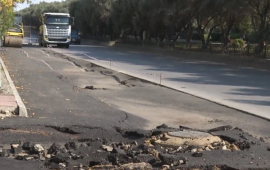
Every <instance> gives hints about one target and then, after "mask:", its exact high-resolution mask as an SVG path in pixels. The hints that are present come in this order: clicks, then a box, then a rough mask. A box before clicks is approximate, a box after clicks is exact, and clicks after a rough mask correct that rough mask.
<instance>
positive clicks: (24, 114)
mask: <svg viewBox="0 0 270 170" xmlns="http://www.w3.org/2000/svg"><path fill="white" fill-rule="evenodd" d="M0 62H1V64H2V68H3V70H4V72H5V75H6V78H7V80H8V83H9V85H10V87H11V89H12V92H13V95H14V96H15V99H16V102H17V105H18V107H19V116H21V117H28V113H27V109H26V107H25V105H24V103H23V102H22V99H21V97H20V95H19V93H18V91H17V89H16V87H15V85H14V83H13V81H12V79H11V77H10V75H9V72H8V70H7V68H6V65H5V63H4V62H3V60H2V58H0Z"/></svg>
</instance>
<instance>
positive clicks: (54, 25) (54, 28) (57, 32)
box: [39, 13, 74, 48]
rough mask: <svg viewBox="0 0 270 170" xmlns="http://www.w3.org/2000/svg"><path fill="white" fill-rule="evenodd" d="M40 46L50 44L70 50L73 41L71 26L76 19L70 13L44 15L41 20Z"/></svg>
mask: <svg viewBox="0 0 270 170" xmlns="http://www.w3.org/2000/svg"><path fill="white" fill-rule="evenodd" d="M39 20H40V22H41V23H42V24H41V26H40V27H39V45H40V46H44V47H47V46H48V45H49V44H54V45H57V46H58V47H61V46H65V47H66V48H69V44H70V41H71V25H73V23H74V19H73V18H72V17H70V15H69V14H68V13H44V14H42V15H41V16H40V18H39Z"/></svg>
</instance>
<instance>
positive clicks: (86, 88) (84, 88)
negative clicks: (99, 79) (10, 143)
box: [73, 86, 109, 91]
mask: <svg viewBox="0 0 270 170" xmlns="http://www.w3.org/2000/svg"><path fill="white" fill-rule="evenodd" d="M79 90H109V89H107V88H97V87H94V86H85V87H78V86H73V91H79Z"/></svg>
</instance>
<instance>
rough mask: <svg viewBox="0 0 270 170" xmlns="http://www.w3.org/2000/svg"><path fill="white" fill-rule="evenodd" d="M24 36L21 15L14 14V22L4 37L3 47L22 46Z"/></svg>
mask: <svg viewBox="0 0 270 170" xmlns="http://www.w3.org/2000/svg"><path fill="white" fill-rule="evenodd" d="M23 37H24V30H23V23H22V17H21V16H19V15H16V16H15V23H14V25H13V27H11V28H9V29H8V31H7V32H6V35H5V37H4V46H5V47H19V48H21V47H22V43H23Z"/></svg>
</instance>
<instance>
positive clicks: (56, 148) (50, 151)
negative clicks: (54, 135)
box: [48, 143, 61, 154]
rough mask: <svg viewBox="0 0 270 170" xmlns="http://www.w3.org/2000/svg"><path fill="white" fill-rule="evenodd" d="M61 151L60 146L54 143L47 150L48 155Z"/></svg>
mask: <svg viewBox="0 0 270 170" xmlns="http://www.w3.org/2000/svg"><path fill="white" fill-rule="evenodd" d="M60 150H61V145H60V144H57V143H54V144H53V145H52V146H51V147H50V148H49V149H48V154H57V153H58V152H60Z"/></svg>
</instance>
